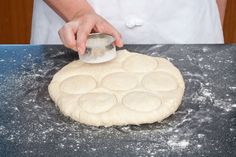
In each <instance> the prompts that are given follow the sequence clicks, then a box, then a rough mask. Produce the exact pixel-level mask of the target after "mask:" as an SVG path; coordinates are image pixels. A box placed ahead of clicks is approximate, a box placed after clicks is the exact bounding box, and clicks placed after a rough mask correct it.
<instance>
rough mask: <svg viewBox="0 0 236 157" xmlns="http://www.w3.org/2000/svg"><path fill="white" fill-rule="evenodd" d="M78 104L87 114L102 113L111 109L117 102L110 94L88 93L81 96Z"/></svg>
mask: <svg viewBox="0 0 236 157" xmlns="http://www.w3.org/2000/svg"><path fill="white" fill-rule="evenodd" d="M78 103H79V105H80V106H81V108H82V109H83V110H84V111H86V112H88V113H102V112H106V111H108V110H109V109H111V108H112V106H114V105H115V104H116V103H117V100H116V97H115V96H114V95H112V94H108V93H89V94H85V95H82V96H81V97H80V99H79V102H78Z"/></svg>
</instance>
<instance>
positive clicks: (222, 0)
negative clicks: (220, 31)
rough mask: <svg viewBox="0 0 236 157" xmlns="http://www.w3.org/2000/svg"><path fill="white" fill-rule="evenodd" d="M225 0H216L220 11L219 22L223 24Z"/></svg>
mask: <svg viewBox="0 0 236 157" xmlns="http://www.w3.org/2000/svg"><path fill="white" fill-rule="evenodd" d="M226 4H227V0H217V5H218V8H219V12H220V19H221V24H222V25H223V24H224V17H225V10H226Z"/></svg>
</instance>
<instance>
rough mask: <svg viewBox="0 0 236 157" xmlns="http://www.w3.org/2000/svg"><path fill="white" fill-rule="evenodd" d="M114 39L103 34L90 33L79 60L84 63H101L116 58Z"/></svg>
mask: <svg viewBox="0 0 236 157" xmlns="http://www.w3.org/2000/svg"><path fill="white" fill-rule="evenodd" d="M114 41H115V39H114V37H112V36H111V35H108V34H105V33H92V34H90V35H89V36H88V40H87V43H86V50H85V53H84V54H83V55H80V54H79V58H80V60H81V61H82V62H85V63H92V64H95V63H103V62H108V61H110V60H112V59H114V58H115V57H116V47H115V45H114V44H113V42H114Z"/></svg>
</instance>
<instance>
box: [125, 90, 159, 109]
mask: <svg viewBox="0 0 236 157" xmlns="http://www.w3.org/2000/svg"><path fill="white" fill-rule="evenodd" d="M123 104H124V105H125V106H126V107H128V108H130V109H131V110H134V111H139V112H150V111H153V110H155V109H157V108H158V107H160V105H161V99H160V98H158V96H156V95H154V94H152V93H148V92H132V93H129V94H127V95H126V96H124V98H123Z"/></svg>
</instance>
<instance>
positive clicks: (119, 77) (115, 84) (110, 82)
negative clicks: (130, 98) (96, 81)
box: [102, 72, 138, 91]
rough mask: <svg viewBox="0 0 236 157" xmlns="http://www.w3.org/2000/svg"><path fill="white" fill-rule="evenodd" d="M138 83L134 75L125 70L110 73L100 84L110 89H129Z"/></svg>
mask: <svg viewBox="0 0 236 157" xmlns="http://www.w3.org/2000/svg"><path fill="white" fill-rule="evenodd" d="M137 84H138V80H137V78H136V77H135V76H134V75H131V74H129V73H125V72H119V73H112V74H109V75H108V76H106V77H104V78H103V81H102V85H103V86H104V87H105V88H108V89H110V90H119V91H120V90H123V91H124V90H129V89H133V88H134V87H135V86H136V85H137Z"/></svg>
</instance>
